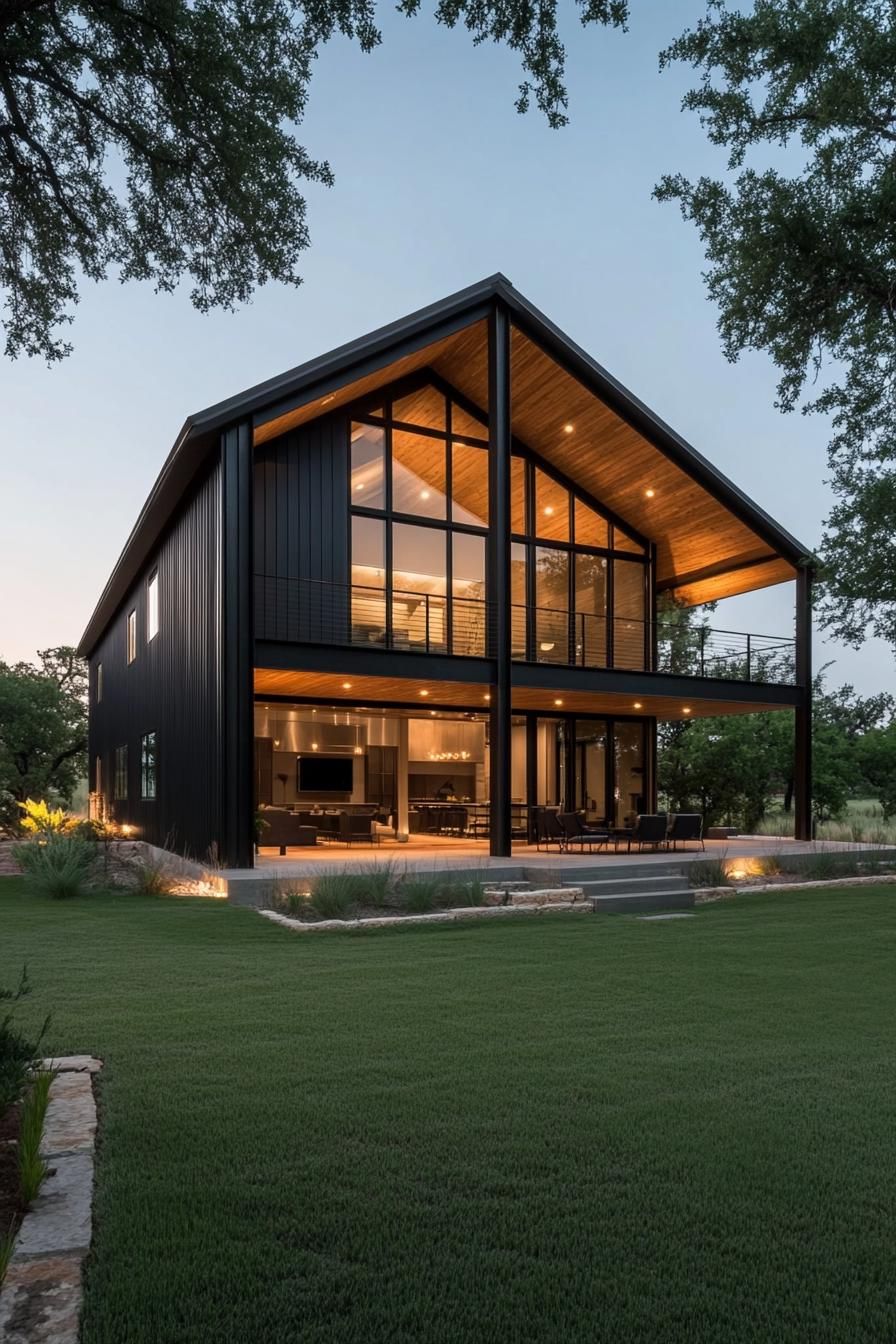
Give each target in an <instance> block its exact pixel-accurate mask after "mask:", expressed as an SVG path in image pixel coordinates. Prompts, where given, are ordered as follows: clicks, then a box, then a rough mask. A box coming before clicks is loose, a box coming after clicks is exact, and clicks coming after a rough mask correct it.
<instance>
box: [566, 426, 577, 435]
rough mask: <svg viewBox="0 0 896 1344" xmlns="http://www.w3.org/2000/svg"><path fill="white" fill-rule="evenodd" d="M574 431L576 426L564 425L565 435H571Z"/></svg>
mask: <svg viewBox="0 0 896 1344" xmlns="http://www.w3.org/2000/svg"><path fill="white" fill-rule="evenodd" d="M574 429H575V425H564V426H563V433H564V434H571V433H572V432H573V430H574Z"/></svg>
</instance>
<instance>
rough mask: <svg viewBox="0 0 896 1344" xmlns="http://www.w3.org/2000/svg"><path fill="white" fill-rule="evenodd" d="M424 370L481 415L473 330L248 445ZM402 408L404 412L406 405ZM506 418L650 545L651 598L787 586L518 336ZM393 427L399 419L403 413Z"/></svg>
mask: <svg viewBox="0 0 896 1344" xmlns="http://www.w3.org/2000/svg"><path fill="white" fill-rule="evenodd" d="M427 366H428V367H431V368H433V369H435V371H436V372H437V373H438V374H440V375H441V377H442V378H444V379H445V380H446V381H447V382H448V383H450V384H452V385H453V386H454V387H455V388H457V390H458V391H459V392H461V393H462V394H463V395H464V396H465V397H466V398H467V399H468V400H469V401H470V402H472V403H473V404H474V406H476V407H478V408H480V409H482V410H483V411H484V410H485V408H486V407H487V404H488V357H487V329H486V324H485V322H484V321H479V322H476V323H473V324H471V325H470V326H469V327H467V328H464V329H463V330H462V331H460V332H457V333H456V334H455V335H453V336H448V337H446V338H444V339H443V340H441V341H438V342H436V343H434V344H432V345H429V346H426V347H424V348H423V349H421V350H419V351H417V352H415V353H414V354H412V355H408V356H405V357H404V358H402V359H399V360H397V361H395V362H394V363H393V364H391V365H389V366H388V367H386V368H384V369H382V370H380V371H379V372H377V373H375V374H371V375H369V376H367V377H365V378H362V379H359V380H357V381H356V382H353V383H352V382H349V383H346V385H345V386H343V387H342V388H340V389H339V390H338V391H336V392H335V393H331V394H329V395H328V396H326V397H323V398H317V399H316V400H314V401H309V402H308V403H307V404H306V405H304V406H302V407H299V408H297V409H296V410H293V411H290V412H289V413H288V414H286V415H282V416H280V417H279V418H278V419H276V420H270V421H268V422H266V423H265V424H262V425H260V426H259V427H258V428H257V429H256V431H255V441H256V443H263V442H265V441H266V440H267V439H270V438H273V437H275V436H276V435H278V434H281V433H283V432H284V431H285V430H286V429H290V428H293V427H294V426H296V425H298V424H302V423H305V422H306V421H308V420H311V419H314V418H315V417H316V416H318V415H321V414H323V413H325V412H328V411H331V410H333V409H335V408H337V407H339V406H342V405H345V404H346V403H348V402H350V401H353V400H355V399H357V398H358V397H360V396H366V395H368V394H369V393H371V392H373V391H376V389H377V388H379V387H382V386H385V385H386V384H387V383H390V382H392V381H394V380H395V379H396V378H399V377H403V376H404V375H406V374H408V373H411V372H416V371H417V370H419V369H422V368H425V367H427ZM407 400H408V406H409V408H411V402H412V398H410V397H409V398H408V399H407ZM435 405H436V402H435V400H431V404H430V400H428V399H427V398H426V397H425V396H419V395H418V396H417V397H416V398H414V399H413V408H412V409H414V410H415V413H417V414H419V415H420V417H421V419H420V423H422V424H424V425H427V426H433V427H434V426H435V420H434V419H433V416H434V415H438V414H440V412H437V411H434V410H433V409H432V407H434V406H435ZM511 414H512V425H513V432H514V434H515V436H516V437H517V438H518V439H520V440H521V441H522V442H523V443H525V444H527V445H528V446H529V447H530V448H531V449H532V450H533V451H534V452H536V453H538V454H540V455H541V456H542V457H544V458H545V459H546V460H547V461H548V462H550V463H551V464H552V465H553V466H554V467H556V468H557V469H558V470H560V471H562V472H563V473H564V474H565V475H567V476H569V477H571V478H572V480H573V481H577V482H579V483H580V484H581V485H582V486H583V487H584V488H585V489H586V490H587V491H588V492H589V493H590V494H592V495H593V496H595V498H596V499H597V500H599V501H601V502H602V503H604V504H605V505H606V506H607V507H608V508H609V509H610V510H611V511H613V512H615V513H616V514H617V515H619V517H621V518H622V519H624V520H626V521H627V522H629V523H630V524H631V525H632V526H633V527H634V528H635V529H636V530H637V531H638V532H641V533H642V534H643V535H644V536H646V537H649V538H650V539H651V540H652V541H654V542H655V543H656V546H657V575H656V577H657V585H658V588H660V589H665V590H666V591H669V592H671V593H673V594H674V595H675V597H676V598H678V599H679V600H681V601H683V602H685V603H686V604H687V605H689V606H696V605H698V604H699V603H701V602H708V601H713V600H717V599H720V598H723V597H731V596H733V595H735V594H737V593H744V592H752V591H753V590H755V589H757V588H764V587H768V586H769V585H771V584H776V583H782V582H784V581H786V580H788V579H793V578H794V577H795V574H796V571H795V568H794V566H793V565H792V564H791V563H790V562H789V561H788V560H785V559H783V558H782V557H780V556H778V555H777V554H776V553H775V552H774V550H773V549H772V548H771V547H770V545H769V543H768V542H767V541H765V540H764V539H763V538H762V537H760V536H758V535H757V534H756V533H755V532H754V531H753V530H752V529H751V528H750V527H749V526H748V525H747V524H746V523H744V522H742V521H741V520H740V519H739V518H738V517H736V516H735V514H733V513H732V512H731V511H730V510H729V509H728V508H727V507H726V506H725V505H724V504H723V503H722V502H721V501H720V500H718V499H717V498H716V497H715V496H714V495H713V494H711V493H710V491H709V490H707V489H706V487H705V486H703V485H702V484H700V483H699V482H698V481H696V480H695V479H694V478H693V477H691V476H690V475H689V474H688V473H687V472H686V471H684V470H683V469H682V468H681V467H679V466H677V465H676V464H675V463H674V462H672V461H671V460H670V459H669V458H668V457H666V455H665V454H664V453H663V452H662V451H661V450H660V449H658V448H657V447H655V446H654V445H653V444H652V443H650V442H649V441H648V440H647V439H646V438H645V437H644V436H643V435H641V434H640V433H639V432H638V431H637V430H635V429H633V428H632V427H631V426H630V425H628V424H627V423H626V422H625V421H624V420H622V419H621V418H620V417H619V416H618V415H616V413H615V412H614V411H612V410H611V409H610V408H609V407H608V406H607V405H605V403H604V402H603V401H601V400H600V398H598V397H597V396H595V395H594V394H593V393H592V392H590V391H589V390H588V389H587V388H586V387H584V386H583V384H581V383H580V382H579V381H578V380H577V379H576V378H573V377H572V375H571V374H569V373H567V372H566V371H565V370H564V369H563V368H561V367H560V366H559V365H558V364H557V363H556V362H555V360H553V359H552V358H551V357H550V356H549V355H547V354H546V353H545V352H544V351H543V350H542V349H541V348H540V347H539V346H537V345H536V344H535V343H534V342H533V341H531V340H530V339H529V338H528V337H527V336H526V335H525V334H524V333H523V332H521V331H520V330H519V329H517V328H514V329H513V333H512V343H511ZM404 415H407V416H408V418H409V411H405V412H404ZM424 417H426V418H424ZM403 418H404V416H403ZM567 426H571V429H567ZM439 427H440V428H444V425H441V424H440V425H439ZM454 428H455V432H461V433H466V434H481V433H482V427H481V426H480V425H479V424H478V422H477V421H475V420H472V419H470V418H469V417H466V416H464V417H463V419H462V420H461V417H460V416H458V422H456V423H455V426H454ZM465 502H466V501H465ZM472 502H473V501H472V500H471V501H470V503H472ZM468 507H469V505H468ZM474 507H475V506H474ZM707 571H709V572H708V573H707Z"/></svg>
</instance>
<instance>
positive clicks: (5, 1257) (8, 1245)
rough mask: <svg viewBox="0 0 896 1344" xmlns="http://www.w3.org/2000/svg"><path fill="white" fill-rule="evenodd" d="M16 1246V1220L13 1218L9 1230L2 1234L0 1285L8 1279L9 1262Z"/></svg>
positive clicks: (0, 1245)
mask: <svg viewBox="0 0 896 1344" xmlns="http://www.w3.org/2000/svg"><path fill="white" fill-rule="evenodd" d="M15 1244H16V1220H15V1219H14V1218H13V1220H12V1222H11V1223H10V1225H9V1227H8V1229H7V1230H6V1231H5V1232H0V1284H2V1283H3V1280H4V1278H5V1277H6V1271H7V1269H8V1268H9V1262H10V1260H11V1259H12V1253H13V1249H14V1247H15Z"/></svg>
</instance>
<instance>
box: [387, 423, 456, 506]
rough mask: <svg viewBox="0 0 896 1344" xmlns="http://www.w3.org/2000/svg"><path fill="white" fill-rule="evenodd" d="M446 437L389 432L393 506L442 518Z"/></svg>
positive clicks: (405, 431)
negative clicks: (390, 433)
mask: <svg viewBox="0 0 896 1344" xmlns="http://www.w3.org/2000/svg"><path fill="white" fill-rule="evenodd" d="M447 503H448V501H447V499H446V497H445V440H444V439H431V438H429V437H428V436H427V435H424V434H413V433H411V432H410V431H408V430H404V429H396V430H393V431H392V508H393V509H394V511H395V512H396V513H410V514H414V515H416V516H417V517H421V518H445V517H446V516H447V512H448V510H447Z"/></svg>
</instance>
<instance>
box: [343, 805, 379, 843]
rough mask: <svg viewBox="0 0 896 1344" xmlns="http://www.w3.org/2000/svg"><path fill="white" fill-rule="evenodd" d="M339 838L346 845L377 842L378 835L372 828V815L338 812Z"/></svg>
mask: <svg viewBox="0 0 896 1344" xmlns="http://www.w3.org/2000/svg"><path fill="white" fill-rule="evenodd" d="M339 839H340V840H343V841H345V843H346V844H347V845H355V844H358V845H375V844H379V839H380V837H379V835H378V834H377V832H376V831H375V830H374V819H373V816H372V815H364V814H363V813H360V814H359V813H357V812H356V813H350V812H341V813H340V814H339Z"/></svg>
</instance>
